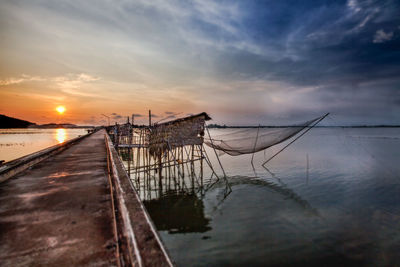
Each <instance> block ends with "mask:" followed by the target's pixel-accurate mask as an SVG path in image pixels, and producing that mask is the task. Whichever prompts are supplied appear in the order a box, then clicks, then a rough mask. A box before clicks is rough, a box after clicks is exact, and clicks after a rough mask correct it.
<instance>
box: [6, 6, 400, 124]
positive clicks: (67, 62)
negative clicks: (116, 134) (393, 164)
mask: <svg viewBox="0 0 400 267" xmlns="http://www.w3.org/2000/svg"><path fill="white" fill-rule="evenodd" d="M399 14H400V1H398V0H389V1H373V0H366V1H361V0H347V1H312V0H303V1H284V0H282V1H276V0H274V1H252V0H243V1H228V0H227V1H225V0H222V1H210V0H193V1H167V0H165V1H164V0H152V1H148V0H136V1H134V0H130V1H128V0H96V1H94V0H87V1H81V0H77V1H75V0H57V1H50V0H49V1H46V0H10V1H9V0H1V1H0V35H1V38H0V57H1V61H0V114H5V115H8V116H13V117H18V118H22V119H26V120H29V121H33V122H36V123H49V122H60V121H62V122H69V123H75V124H81V125H82V124H94V125H99V124H106V123H107V119H106V116H108V117H110V119H111V122H114V121H125V120H126V116H130V115H131V114H135V122H138V123H144V122H146V121H147V120H148V119H147V114H148V110H149V109H151V111H152V114H154V116H153V122H154V121H159V120H162V119H166V118H175V117H182V116H186V115H188V114H195V113H199V112H203V111H205V112H207V113H209V115H210V116H211V117H212V118H213V121H212V122H211V123H219V124H227V125H258V124H262V125H271V124H275V125H284V124H290V123H294V122H302V121H306V120H309V119H312V118H314V117H318V116H320V115H323V114H324V113H327V112H330V113H331V116H332V118H334V121H335V123H336V124H337V125H350V124H357V125H358V124H370V125H372V124H400V16H399ZM58 105H63V106H65V107H66V112H65V113H64V114H63V115H62V116H61V115H57V113H56V111H55V108H56V107H57V106H58ZM102 114H104V115H106V116H103V115H102Z"/></svg>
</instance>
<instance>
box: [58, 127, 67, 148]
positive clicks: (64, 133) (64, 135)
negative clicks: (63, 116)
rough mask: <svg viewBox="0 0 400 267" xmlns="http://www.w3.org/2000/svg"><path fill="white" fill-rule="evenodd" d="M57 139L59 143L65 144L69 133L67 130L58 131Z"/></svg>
mask: <svg viewBox="0 0 400 267" xmlns="http://www.w3.org/2000/svg"><path fill="white" fill-rule="evenodd" d="M56 139H57V141H58V143H60V144H61V143H63V142H64V141H65V140H66V139H67V131H66V130H65V129H57V130H56Z"/></svg>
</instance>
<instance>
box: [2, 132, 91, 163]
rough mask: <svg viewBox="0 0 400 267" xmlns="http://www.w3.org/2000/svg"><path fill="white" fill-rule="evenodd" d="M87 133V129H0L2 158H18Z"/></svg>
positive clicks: (7, 159)
mask: <svg viewBox="0 0 400 267" xmlns="http://www.w3.org/2000/svg"><path fill="white" fill-rule="evenodd" d="M86 133H87V130H86V129H63V128H59V129H35V128H29V129H0V160H4V161H10V160H13V159H17V158H19V157H22V156H25V155H28V154H31V153H34V152H36V151H39V150H41V149H44V148H47V147H50V146H52V145H56V144H60V143H63V142H65V141H67V140H69V139H73V138H75V137H78V136H80V135H84V134H86Z"/></svg>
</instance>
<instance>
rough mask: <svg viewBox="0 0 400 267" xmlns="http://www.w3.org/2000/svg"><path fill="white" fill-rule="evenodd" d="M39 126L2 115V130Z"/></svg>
mask: <svg viewBox="0 0 400 267" xmlns="http://www.w3.org/2000/svg"><path fill="white" fill-rule="evenodd" d="M33 126H37V125H36V123H33V122H30V121H24V120H20V119H16V118H12V117H8V116H6V115H2V114H0V129H7V128H28V127H33Z"/></svg>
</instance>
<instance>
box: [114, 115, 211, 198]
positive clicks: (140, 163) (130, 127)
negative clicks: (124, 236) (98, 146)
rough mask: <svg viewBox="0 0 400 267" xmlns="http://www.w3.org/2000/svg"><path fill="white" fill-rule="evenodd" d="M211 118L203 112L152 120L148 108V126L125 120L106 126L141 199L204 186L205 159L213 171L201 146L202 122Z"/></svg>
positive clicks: (202, 136) (202, 139) (203, 125)
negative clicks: (165, 120) (164, 119)
mask: <svg viewBox="0 0 400 267" xmlns="http://www.w3.org/2000/svg"><path fill="white" fill-rule="evenodd" d="M210 119H211V118H210V117H209V116H208V114H207V113H205V112H203V113H199V114H196V115H191V116H188V117H184V118H179V119H175V120H171V121H168V122H164V123H154V124H151V113H150V112H149V125H148V126H144V125H141V126H140V125H134V124H132V123H129V121H128V122H127V123H126V124H122V125H115V126H114V127H112V128H110V129H109V132H110V134H111V135H112V139H113V140H114V145H115V146H116V147H117V148H118V150H119V153H120V156H121V158H122V160H123V161H124V162H125V167H126V169H127V171H128V173H129V174H130V177H131V180H132V181H133V182H134V184H135V187H136V189H137V190H138V192H139V194H140V195H141V198H142V199H151V198H153V197H158V196H160V195H161V194H162V193H163V192H166V191H169V190H180V189H182V190H183V189H193V190H194V189H195V188H197V189H198V188H203V164H204V162H206V164H207V165H209V166H210V168H211V170H212V172H214V171H213V168H212V165H211V161H210V160H209V158H208V155H207V153H206V151H205V149H204V133H205V130H206V128H205V122H206V121H208V120H210ZM215 175H216V174H215ZM216 176H217V175H216ZM145 194H147V195H145ZM149 194H150V195H149ZM152 194H155V195H152Z"/></svg>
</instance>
